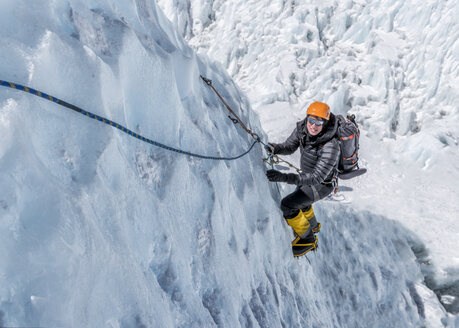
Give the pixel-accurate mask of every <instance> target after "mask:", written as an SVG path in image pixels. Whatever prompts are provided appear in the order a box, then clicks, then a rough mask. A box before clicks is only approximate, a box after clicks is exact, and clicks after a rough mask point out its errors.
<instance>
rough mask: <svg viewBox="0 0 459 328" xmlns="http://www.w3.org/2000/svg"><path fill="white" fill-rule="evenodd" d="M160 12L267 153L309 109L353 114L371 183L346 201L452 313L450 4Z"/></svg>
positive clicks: (453, 30) (244, 4)
mask: <svg viewBox="0 0 459 328" xmlns="http://www.w3.org/2000/svg"><path fill="white" fill-rule="evenodd" d="M159 4H160V5H161V6H162V7H163V8H164V9H165V12H166V14H167V15H168V17H170V18H171V20H172V21H173V22H175V23H176V25H177V26H178V29H179V31H181V32H182V33H183V35H184V36H185V37H186V38H187V40H189V42H190V44H191V45H192V46H193V47H194V48H195V49H196V50H197V51H198V52H201V53H206V54H208V55H209V56H210V57H211V58H212V59H214V60H217V61H220V62H221V63H222V64H223V65H224V66H225V67H226V69H227V70H228V72H229V73H230V74H231V75H232V77H233V78H234V79H235V80H236V81H237V83H238V85H239V86H240V87H241V88H242V90H244V91H245V92H246V93H247V94H248V96H249V99H250V102H251V104H252V106H253V108H254V109H255V111H256V112H257V113H258V114H259V115H260V120H261V123H262V126H263V128H264V130H265V131H266V132H267V134H268V136H269V138H270V139H272V141H274V142H277V141H279V140H283V139H285V138H286V137H287V136H288V135H289V133H290V132H291V130H292V127H293V126H295V121H296V120H299V119H300V118H303V117H304V112H305V107H306V106H307V105H309V103H311V102H312V101H314V100H319V101H325V102H327V103H329V104H330V105H331V107H332V110H333V111H334V112H335V113H340V114H345V113H347V112H349V111H350V112H351V113H354V114H356V116H357V121H358V122H359V124H360V128H361V131H362V138H361V140H362V145H361V158H362V159H363V161H362V164H363V165H365V166H366V167H367V168H368V169H369V171H368V172H369V173H368V174H367V175H366V176H365V177H363V178H362V179H359V180H357V181H351V182H350V183H349V186H351V187H353V188H354V190H355V192H353V193H352V194H348V195H347V197H348V199H351V200H352V205H353V206H354V208H356V207H358V208H361V209H364V210H369V211H371V212H373V213H378V214H380V215H384V216H387V217H389V218H390V219H394V220H397V221H398V222H400V223H401V224H403V225H404V226H405V227H407V228H408V229H409V230H411V231H412V232H413V233H415V234H417V235H418V236H419V237H420V238H421V239H422V241H423V242H424V243H425V244H426V245H427V247H428V249H427V254H428V257H429V262H430V263H432V264H433V265H434V267H435V270H428V272H427V271H426V272H425V273H426V275H427V276H428V277H427V279H428V280H429V281H430V282H431V284H432V286H433V288H435V289H436V291H437V292H438V293H439V296H440V298H441V299H442V300H444V302H443V303H444V305H445V306H446V307H447V308H448V309H449V310H450V311H452V312H455V313H458V311H459V293H458V292H457V290H458V288H457V286H458V285H459V275H458V272H459V251H458V248H457V240H458V235H457V234H458V231H459V221H458V220H457V213H459V203H458V202H457V199H459V193H458V191H457V188H456V186H455V184H454V183H452V181H456V180H457V179H458V178H459V176H458V172H459V166H458V165H457V163H459V157H458V154H459V142H458V140H459V124H458V123H457V122H458V120H459V111H458V106H457V103H458V101H459V89H458V87H457V81H458V77H459V73H458V72H459V70H458V62H459V52H458V49H459V48H458V47H459V43H458V41H457V40H458V39H459V26H458V20H457V16H458V12H459V5H458V3H457V2H451V1H427V2H425V3H423V4H422V5H420V4H419V2H417V1H350V0H349V1H328V0H326V1H280V0H265V1H246V0H231V1H230V0H212V1H211V0H202V1H189V0H181V1H170V0H160V1H159ZM179 8H187V10H183V11H182V10H179ZM181 24H182V25H181ZM180 26H186V27H187V29H186V30H184V29H180ZM293 160H296V159H295V158H293Z"/></svg>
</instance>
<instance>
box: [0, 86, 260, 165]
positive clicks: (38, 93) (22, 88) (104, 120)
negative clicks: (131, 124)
mask: <svg viewBox="0 0 459 328" xmlns="http://www.w3.org/2000/svg"><path fill="white" fill-rule="evenodd" d="M0 85H2V86H4V87H8V88H11V89H16V90H20V91H24V92H27V93H30V94H32V95H35V96H39V97H42V98H44V99H46V100H48V101H51V102H54V103H56V104H58V105H60V106H63V107H66V108H68V109H71V110H74V111H75V112H78V113H80V114H82V115H85V116H87V117H89V118H92V119H94V120H96V121H99V122H102V123H105V124H108V125H110V126H112V127H114V128H117V129H119V130H121V131H122V132H124V133H127V134H129V135H130V136H131V137H134V138H137V139H139V140H142V141H144V142H146V143H149V144H151V145H153V146H157V147H160V148H163V149H166V150H170V151H173V152H176V153H179V154H183V155H188V156H193V157H198V158H203V159H210V160H228V161H229V160H235V159H238V158H241V157H243V156H245V155H246V154H248V153H249V152H250V151H251V150H252V148H253V146H255V144H256V143H257V142H259V138H258V140H255V141H254V143H253V144H252V145H251V146H250V148H249V149H248V150H247V151H246V152H244V153H242V154H241V155H238V156H234V157H217V156H206V155H199V154H195V153H191V152H188V151H184V150H181V149H177V148H173V147H169V146H166V145H163V144H161V143H159V142H156V141H154V140H151V139H148V138H145V137H143V136H141V135H139V134H137V133H135V132H133V131H131V130H129V129H128V128H126V127H124V126H122V125H120V124H118V123H116V122H113V121H111V120H109V119H107V118H104V117H102V116H99V115H96V114H93V113H90V112H87V111H85V110H84V109H81V108H79V107H77V106H75V105H72V104H69V103H67V102H65V101H63V100H60V99H58V98H56V97H53V96H50V95H48V94H46V93H44V92H41V91H38V90H35V89H32V88H29V87H26V86H23V85H20V84H16V83H11V82H7V81H2V80H0ZM254 135H255V134H254Z"/></svg>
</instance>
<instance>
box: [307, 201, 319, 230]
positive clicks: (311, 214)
mask: <svg viewBox="0 0 459 328" xmlns="http://www.w3.org/2000/svg"><path fill="white" fill-rule="evenodd" d="M303 213H304V217H305V218H306V220H308V222H309V224H310V225H311V227H312V232H314V233H318V232H319V231H320V227H321V224H320V223H319V222H317V219H316V216H315V215H314V210H313V209H312V205H311V206H309V209H308V210H307V211H306V212H303Z"/></svg>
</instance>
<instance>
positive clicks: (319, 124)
mask: <svg viewBox="0 0 459 328" xmlns="http://www.w3.org/2000/svg"><path fill="white" fill-rule="evenodd" d="M308 123H309V124H311V125H313V124H315V125H317V126H322V125H323V124H324V123H325V121H322V120H316V119H315V118H312V117H311V116H309V117H308Z"/></svg>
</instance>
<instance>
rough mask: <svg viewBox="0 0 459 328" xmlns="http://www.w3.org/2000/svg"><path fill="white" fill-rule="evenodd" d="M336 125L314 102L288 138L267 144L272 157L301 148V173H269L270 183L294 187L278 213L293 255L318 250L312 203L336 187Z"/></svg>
mask: <svg viewBox="0 0 459 328" xmlns="http://www.w3.org/2000/svg"><path fill="white" fill-rule="evenodd" d="M337 128H338V122H337V119H336V117H335V115H334V114H333V113H331V112H330V107H329V106H328V105H327V104H325V103H322V102H313V103H312V104H311V105H310V106H309V108H308V110H307V112H306V118H305V119H304V120H302V121H300V122H298V123H297V124H296V128H295V130H294V131H293V133H292V134H291V135H290V137H288V139H287V140H286V141H285V142H283V143H279V144H274V143H269V144H268V146H266V150H267V151H268V152H271V153H273V154H281V155H289V154H292V153H294V152H295V151H296V150H297V149H298V148H300V152H301V159H300V167H301V173H300V174H295V173H281V172H279V171H277V170H268V171H267V172H266V176H267V178H268V180H269V181H273V182H286V183H289V184H294V185H297V186H298V187H297V188H296V190H295V191H294V192H292V193H291V194H289V195H287V196H286V197H284V198H283V199H282V201H281V210H282V212H283V215H284V218H285V220H286V221H287V224H288V225H289V226H290V227H292V229H293V231H294V232H295V236H296V238H295V240H293V241H292V252H293V255H294V256H295V257H298V256H302V255H304V254H306V253H307V252H309V251H311V250H314V249H316V248H317V240H318V239H317V236H316V235H315V233H317V232H319V230H320V223H318V222H317V220H316V217H315V215H314V211H313V209H312V203H314V202H316V201H318V200H320V199H322V198H324V197H326V196H328V195H329V194H330V193H331V192H332V191H333V190H334V187H335V185H336V179H337V177H336V176H337V172H338V169H337V167H338V162H339V156H340V146H339V142H338V140H337V138H336V137H335V136H336V132H337Z"/></svg>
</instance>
